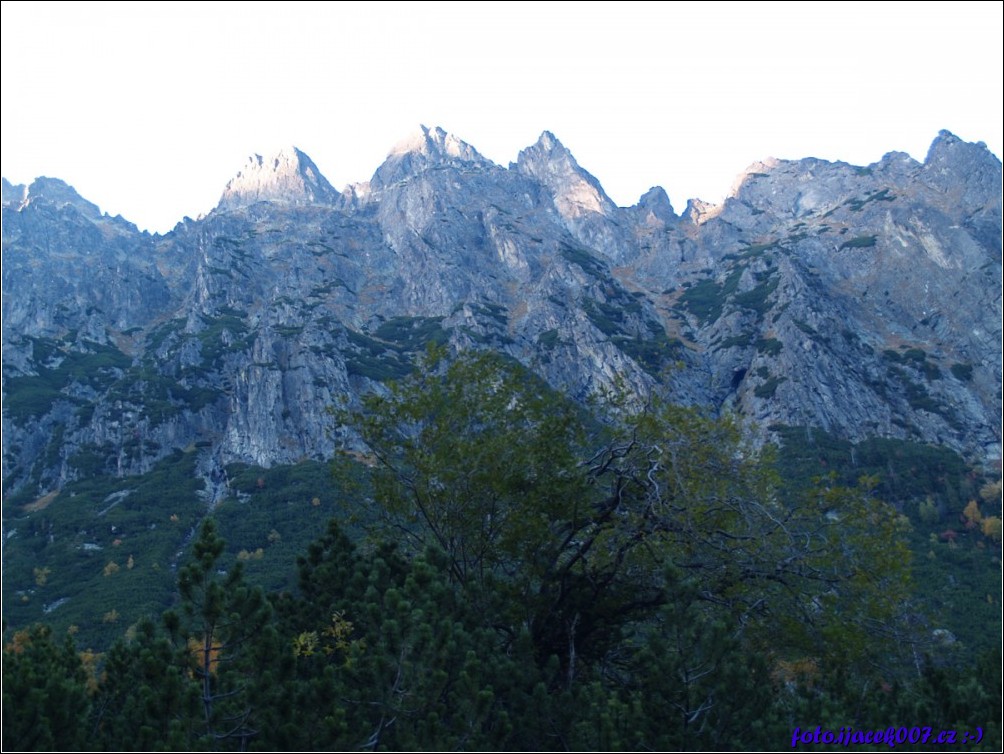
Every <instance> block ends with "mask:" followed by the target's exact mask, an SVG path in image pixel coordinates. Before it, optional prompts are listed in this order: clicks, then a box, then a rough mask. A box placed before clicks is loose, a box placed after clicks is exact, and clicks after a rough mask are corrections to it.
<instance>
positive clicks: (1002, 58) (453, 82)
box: [0, 2, 1004, 232]
mask: <svg viewBox="0 0 1004 754" xmlns="http://www.w3.org/2000/svg"><path fill="white" fill-rule="evenodd" d="M1002 8H1004V4H1002V3H1001V2H971V3H965V2H952V3H947V2H924V3H879V2H871V3H860V4H858V3H823V2H811V3H810V2H806V3H741V4H733V3H727V2H720V3H711V2H685V3H679V4H677V3H654V2H643V3H627V2H620V3H616V4H615V3H607V2H592V3H557V4H550V3H545V2H535V3H474V2H470V3H459V2H453V3H436V2H422V3H380V4H365V3H319V2H308V3H291V2H284V3H271V2H257V3H250V2H247V3H246V2H241V3H236V2H230V3H222V4H214V3H209V2H200V3H191V4H189V3H177V2H172V3H149V2H143V3H122V2H116V3H82V2H75V3H67V4H64V3H56V2H49V3H35V2H3V3H2V16H3V17H2V24H0V30H2V45H0V53H2V90H0V92H2V108H0V115H2V127H0V137H2V152H0V155H2V165H0V168H2V170H0V172H2V174H3V176H4V177H6V178H7V179H8V180H10V181H12V182H14V183H29V182H31V181H32V180H33V179H34V178H35V177H37V176H40V175H46V176H51V177H56V178H62V179H63V180H65V181H66V182H67V183H69V184H71V185H72V186H74V187H75V188H76V189H77V190H78V191H79V192H80V194H81V195H83V196H84V197H85V198H87V199H89V200H91V201H92V202H94V203H95V204H97V205H99V206H100V207H101V209H102V210H103V211H105V212H108V213H110V214H112V215H115V214H121V215H123V216H124V217H125V218H126V219H128V220H131V221H132V222H135V223H136V224H137V225H139V226H140V227H141V228H146V229H149V230H151V231H157V232H166V231H168V230H169V229H170V228H172V227H173V226H174V224H175V223H176V222H177V221H178V220H180V219H181V218H182V217H183V216H185V215H188V216H191V217H196V216H198V215H199V214H202V213H206V212H208V211H209V210H210V209H212V208H213V207H214V206H215V204H216V202H217V201H218V199H219V196H220V193H221V191H222V190H223V187H224V185H225V184H226V182H227V181H228V180H229V179H230V178H231V177H232V176H233V175H234V174H235V173H236V172H237V171H238V170H240V169H241V167H242V166H243V165H244V163H245V161H246V160H247V157H248V155H250V154H252V153H262V154H269V153H271V152H274V151H276V150H278V149H279V148H280V147H282V146H285V145H290V144H292V145H295V146H297V147H299V148H300V149H302V150H303V151H304V152H306V153H307V154H309V155H310V156H311V157H312V158H313V160H314V162H315V163H317V166H318V167H319V168H320V170H321V172H323V173H324V174H325V176H326V177H327V178H328V180H329V181H331V183H332V184H333V185H334V186H335V187H336V188H342V187H344V186H345V185H346V184H348V183H355V182H360V181H365V180H368V179H369V177H370V176H371V175H372V174H373V172H374V171H375V170H376V168H377V167H378V166H379V165H380V163H381V162H382V161H383V159H384V158H385V156H386V155H387V153H388V152H389V151H390V149H391V148H392V147H393V146H394V144H395V143H397V142H398V141H400V140H401V139H402V138H404V137H405V136H407V135H408V134H409V133H411V132H412V131H413V130H414V129H416V128H417V126H418V124H425V125H428V126H437V125H438V126H442V127H443V128H444V129H445V130H447V131H450V132H452V133H454V134H456V135H457V136H459V137H460V138H461V139H463V140H464V141H467V142H468V143H470V144H471V145H473V146H474V147H475V148H476V149H478V151H480V152H481V153H482V154H484V155H485V156H486V157H488V158H490V159H492V160H494V161H495V162H497V163H499V164H501V165H503V166H505V165H508V164H509V162H510V161H514V160H515V159H516V156H517V154H518V152H519V150H520V149H522V148H524V147H526V146H529V145H530V144H532V143H533V142H535V141H536V140H537V137H538V136H539V135H540V133H541V132H542V131H544V130H549V131H552V132H553V133H554V134H555V135H556V136H557V137H558V138H559V139H560V140H561V141H562V142H563V143H564V144H565V146H566V147H568V148H569V149H570V150H571V151H572V153H573V154H574V155H575V157H576V159H577V160H578V162H579V164H580V165H582V166H583V167H584V168H585V169H586V170H588V171H590V172H591V173H592V174H593V175H595V176H596V177H597V178H598V179H599V180H600V182H601V183H602V184H603V187H604V188H605V189H606V191H607V193H608V194H609V195H610V197H611V198H612V199H613V200H614V201H615V202H616V203H617V204H620V205H630V204H634V203H635V202H636V201H637V200H638V198H639V196H640V195H641V194H642V193H644V192H645V191H646V190H647V189H648V188H649V187H651V186H654V185H661V186H662V187H663V188H665V189H666V191H667V193H668V194H669V196H670V199H671V200H672V202H673V206H674V207H675V208H676V209H677V211H681V210H682V209H683V208H684V207H685V206H686V202H687V199H688V198H693V197H700V198H703V199H705V200H708V201H720V200H721V199H722V198H723V196H724V195H725V194H726V193H727V192H728V190H729V187H730V186H731V184H732V182H733V180H734V178H735V177H736V175H738V174H739V173H740V172H742V170H743V169H744V168H745V167H746V166H747V165H749V164H750V163H752V162H754V161H756V160H762V159H765V158H767V157H778V158H782V159H783V158H800V157H810V156H811V157H819V158H823V159H828V160H843V161H845V162H850V163H852V164H856V165H865V164H869V163H872V162H875V161H877V160H879V159H881V157H882V155H883V154H885V153H886V152H890V151H902V152H908V153H909V154H911V155H912V156H913V157H915V158H917V159H918V160H923V159H924V156H925V155H926V153H927V149H928V147H929V146H930V143H931V141H932V140H933V139H934V138H935V136H936V135H937V133H938V131H939V130H940V129H942V128H945V129H948V130H950V131H952V132H953V133H955V134H956V135H958V136H959V137H961V138H963V139H965V140H967V141H983V142H985V143H986V144H987V146H988V147H989V148H990V150H991V151H993V152H994V154H996V155H997V156H998V157H1000V156H1001V154H1002V112H1004V105H1002V91H1004V83H1002V69H1004V54H1002V28H1004V21H1002Z"/></svg>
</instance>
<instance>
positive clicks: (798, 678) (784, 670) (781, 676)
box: [771, 657, 820, 689]
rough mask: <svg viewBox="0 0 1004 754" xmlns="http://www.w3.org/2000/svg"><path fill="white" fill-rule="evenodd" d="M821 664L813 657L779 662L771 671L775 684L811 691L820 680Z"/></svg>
mask: <svg viewBox="0 0 1004 754" xmlns="http://www.w3.org/2000/svg"><path fill="white" fill-rule="evenodd" d="M819 676H820V672H819V664H818V663H817V662H816V660H815V659H814V658H812V657H800V658H798V659H795V660H778V662H777V665H775V666H774V669H773V670H772V671H771V678H772V679H773V681H774V683H777V684H785V685H787V686H797V687H799V688H807V689H811V688H812V687H813V686H814V685H815V683H816V681H818V680H819Z"/></svg>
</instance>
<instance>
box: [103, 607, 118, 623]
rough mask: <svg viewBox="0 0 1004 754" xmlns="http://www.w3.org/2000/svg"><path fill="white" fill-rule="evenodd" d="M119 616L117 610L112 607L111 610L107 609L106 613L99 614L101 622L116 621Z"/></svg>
mask: <svg viewBox="0 0 1004 754" xmlns="http://www.w3.org/2000/svg"><path fill="white" fill-rule="evenodd" d="M119 617H120V616H119V611H118V610H114V609H113V610H109V611H108V612H107V613H105V614H104V615H103V616H101V622H102V623H117V622H118V619H119Z"/></svg>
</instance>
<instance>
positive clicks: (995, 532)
mask: <svg viewBox="0 0 1004 754" xmlns="http://www.w3.org/2000/svg"><path fill="white" fill-rule="evenodd" d="M982 529H983V536H985V537H987V538H988V539H991V540H993V541H994V542H995V543H996V544H1000V542H1001V529H1002V525H1001V520H1000V519H999V518H997V516H987V517H986V518H985V519H983V524H982Z"/></svg>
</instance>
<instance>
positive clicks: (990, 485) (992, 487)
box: [980, 479, 1001, 503]
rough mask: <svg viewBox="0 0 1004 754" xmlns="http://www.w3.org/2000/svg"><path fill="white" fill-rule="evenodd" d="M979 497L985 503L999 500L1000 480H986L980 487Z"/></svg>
mask: <svg viewBox="0 0 1004 754" xmlns="http://www.w3.org/2000/svg"><path fill="white" fill-rule="evenodd" d="M980 497H981V498H982V499H983V501H984V502H986V503H999V502H1001V480H1000V479H998V480H997V481H996V482H987V483H986V484H984V485H983V486H982V487H980Z"/></svg>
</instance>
